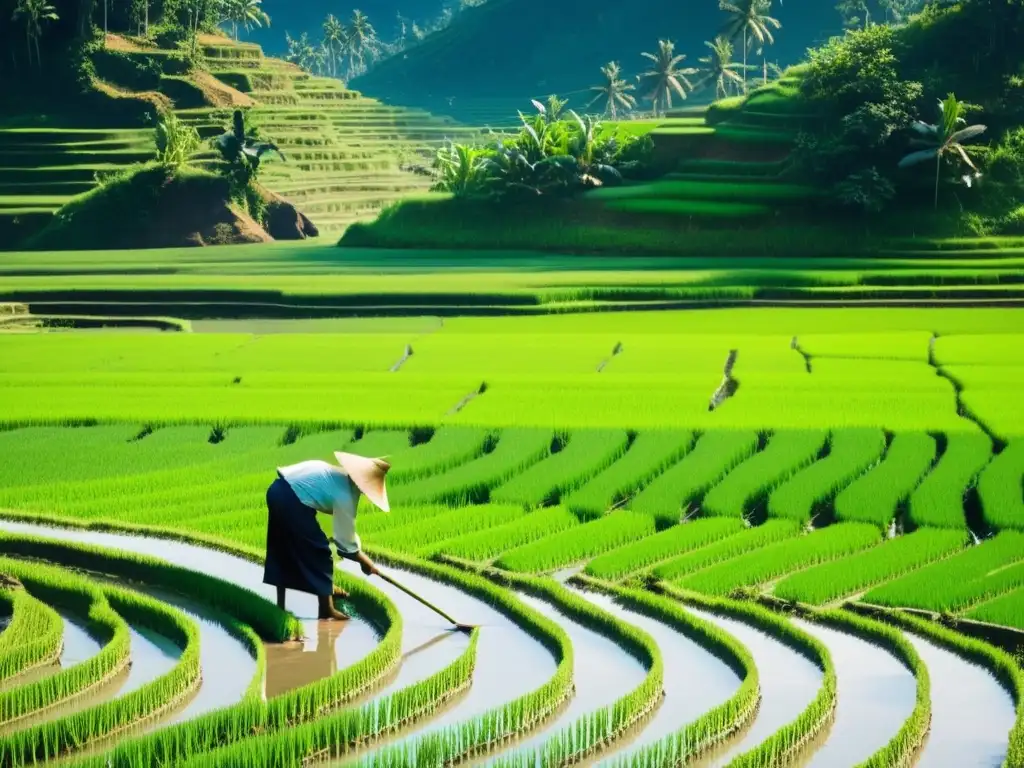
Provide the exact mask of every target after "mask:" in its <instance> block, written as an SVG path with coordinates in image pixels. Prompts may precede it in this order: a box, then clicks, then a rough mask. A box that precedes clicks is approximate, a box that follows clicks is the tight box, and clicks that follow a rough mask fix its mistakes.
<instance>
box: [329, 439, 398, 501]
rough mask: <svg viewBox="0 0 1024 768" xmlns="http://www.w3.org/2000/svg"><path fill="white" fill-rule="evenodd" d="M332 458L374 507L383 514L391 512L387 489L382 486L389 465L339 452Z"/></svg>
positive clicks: (381, 461)
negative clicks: (382, 511)
mask: <svg viewBox="0 0 1024 768" xmlns="http://www.w3.org/2000/svg"><path fill="white" fill-rule="evenodd" d="M334 458H336V459H337V460H338V463H339V464H340V465H341V468H342V469H344V470H345V474H347V475H348V476H349V477H350V478H351V479H352V482H353V483H355V484H356V488H358V489H359V490H360V491H362V492H363V495H364V496H366V498H368V499H369V500H370V501H371V502H372V503H373V504H374V506H377V507H379V508H380V509H382V510H384V511H385V512H390V511H391V508H390V507H389V506H388V489H387V488H386V487H385V486H384V476H385V475H386V474H387V473H388V470H389V469H391V465H390V464H388V463H387V462H386V461H384V459H368V458H366V457H365V456H356V454H354V453H342V452H341V451H336V452H335V453H334Z"/></svg>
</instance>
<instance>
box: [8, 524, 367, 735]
mask: <svg viewBox="0 0 1024 768" xmlns="http://www.w3.org/2000/svg"><path fill="white" fill-rule="evenodd" d="M0 530H5V531H10V532H12V533H26V534H32V535H36V536H45V537H47V538H55V539H60V540H63V541H72V542H78V543H83V544H94V545H97V546H103V547H111V548H114V549H120V550H123V551H127V552H134V553H137V554H142V555H149V556H151V557H158V558H161V559H164V560H167V561H169V562H172V563H174V564H175V565H179V566H182V567H183V568H189V569H192V570H195V571H198V572H202V573H206V574H208V575H210V576H216V577H217V578H220V579H223V580H225V581H228V582H231V583H233V584H237V585H238V586H241V587H245V588H247V589H249V590H252V591H253V592H256V593H257V594H259V595H261V596H262V597H264V598H266V599H268V600H271V601H273V600H276V589H275V588H274V587H272V586H269V585H267V584H264V583H263V567H262V566H260V565H257V564H255V563H252V562H250V561H248V560H244V559H242V558H240V557H235V556H234V555H229V554H226V553H223V552H218V551H216V550H211V549H208V548H205V547H200V546H197V545H194V544H186V543H183V542H179V541H172V540H168V539H157V538H148V537H144V536H133V535H129V534H121V533H108V532H100V531H88V530H81V529H75V528H55V527H50V526H41V525H34V524H30V523H21V522H15V521H8V520H0ZM146 592H147V593H149V594H153V595H154V596H157V595H156V592H155V591H153V590H149V589H147V590H146ZM159 598H160V599H161V600H164V601H166V602H168V603H171V604H173V605H176V606H177V607H179V608H181V609H182V610H184V611H185V612H186V613H188V614H189V615H191V616H192V618H193V619H195V620H196V622H197V624H198V625H199V630H200V655H201V662H200V663H201V666H202V672H203V683H202V686H201V688H200V691H199V693H198V694H197V695H196V697H195V698H194V699H193V701H192V702H191V703H190V705H189V707H187V708H186V710H185V712H186V713H187V717H194V716H196V715H197V714H201V713H202V712H205V711H208V710H209V709H210V708H215V707H216V706H223V705H224V704H229V703H232V701H230V700H227V701H226V700H225V698H226V695H216V694H215V692H216V691H230V692H237V695H238V696H240V695H241V692H243V691H244V690H245V689H246V688H247V687H248V685H249V682H250V681H251V679H252V675H253V674H254V673H255V669H256V667H255V663H254V662H253V660H252V657H251V656H250V655H249V652H248V650H246V648H245V646H244V645H243V644H242V643H241V642H240V641H239V640H237V639H236V638H234V637H233V636H232V635H230V634H229V633H228V632H227V631H226V630H225V629H224V628H223V627H222V626H221V625H220V624H218V623H217V622H216V621H215V620H214V619H213V618H212V617H211V615H210V614H209V613H207V612H205V611H204V610H203V609H202V607H201V606H200V605H198V604H197V603H195V602H193V601H189V600H187V599H183V598H181V597H180V596H177V595H172V594H169V593H161V594H160V595H159ZM287 607H288V609H289V610H291V611H292V612H293V613H295V615H296V616H298V617H299V618H300V619H301V620H302V625H303V630H304V635H305V637H304V641H303V642H302V643H301V644H300V643H289V644H287V647H285V648H282V647H281V646H279V645H277V644H268V645H267V647H268V650H271V649H272V652H271V653H268V659H267V661H268V670H267V677H268V679H271V680H272V681H273V686H274V691H275V692H276V693H281V692H284V691H286V690H291V689H292V688H296V687H298V686H301V685H305V684H307V683H310V682H313V681H315V680H317V679H319V678H320V677H322V676H323V672H324V671H325V670H326V669H327V666H328V665H325V664H319V665H318V664H309V663H299V662H295V661H294V659H293V657H292V656H289V654H288V653H287V652H288V651H292V652H294V654H300V653H301V654H305V653H306V650H307V649H316V648H320V647H321V645H320V638H321V633H322V631H323V627H322V622H319V621H317V619H316V612H317V601H316V598H315V597H314V596H313V595H307V594H303V593H301V592H295V591H292V590H289V592H288V594H287ZM346 625H347V626H346V627H345V629H344V630H343V631H339V632H338V636H337V637H336V638H335V640H336V641H337V642H335V643H334V645H333V647H334V652H335V653H334V655H335V663H336V665H337V666H336V670H337V669H342V668H344V667H347V666H349V665H351V664H354V663H355V662H357V661H359V660H360V659H362V658H363V657H364V656H366V654H367V653H369V652H370V651H371V650H372V649H373V648H374V647H375V646H376V644H377V641H378V632H377V629H376V628H375V627H374V626H373V625H371V624H370V623H368V622H366V621H364V620H362V619H359V618H358V617H357V618H354V619H353V620H352V621H350V622H346ZM279 651H280V652H279ZM310 652H312V653H315V651H313V650H311V651H310ZM271 657H272V658H271ZM281 663H283V664H284V668H283V669H282V670H280V671H279V670H278V669H271V668H270V664H275V665H278V664H281ZM336 670H335V671H336ZM222 672H223V676H222V675H221V673H222ZM217 680H219V681H220V682H217ZM212 700H216V702H217V703H216V704H215V705H211V701H212ZM237 700H238V699H237V698H235V699H233V701H237Z"/></svg>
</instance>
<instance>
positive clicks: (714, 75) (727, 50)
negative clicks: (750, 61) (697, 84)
mask: <svg viewBox="0 0 1024 768" xmlns="http://www.w3.org/2000/svg"><path fill="white" fill-rule="evenodd" d="M704 45H706V46H707V47H708V48H710V49H711V53H710V54H708V55H707V56H704V57H702V58H700V59H699V60H698V61H699V62H700V63H701V64H703V65H704V66H703V67H702V68H701V71H702V72H703V74H704V79H703V81H702V83H703V85H708V84H709V83H711V82H714V84H715V98H716V99H724V98H725V97H726V96H728V95H729V86H730V85H733V86H736V87H739V86H741V85H742V84H743V78H741V77H740V76H739V75H738V74H736V70H737V69H739V68H740V67H741V66H743V65H742V64H739V63H738V62H733V60H732V52H733V47H732V43H731V42H729V41H728V40H727V39H726V38H724V37H722V36H721V35H719V36H718V37H716V38H715V39H714V42H709V41H707V40H705V41H704Z"/></svg>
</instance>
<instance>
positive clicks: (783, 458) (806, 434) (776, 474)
mask: <svg viewBox="0 0 1024 768" xmlns="http://www.w3.org/2000/svg"><path fill="white" fill-rule="evenodd" d="M826 437H827V434H826V433H824V432H813V431H801V430H793V431H784V432H776V433H775V434H774V435H772V436H771V437H770V438H769V439H768V444H767V445H766V446H765V449H764V450H763V451H761V452H760V453H758V454H757V455H755V456H753V457H751V458H749V459H747V460H746V461H745V462H743V463H742V464H740V465H739V466H738V467H736V468H735V469H734V470H732V471H731V472H730V473H729V474H728V475H726V476H725V479H724V480H722V481H721V482H720V483H718V484H717V485H716V486H715V487H714V488H712V489H711V490H710V491H708V493H707V495H706V496H705V497H704V502H703V504H702V505H701V511H702V512H703V513H704V514H707V515H717V516H724V517H738V518H739V517H744V516H746V515H747V514H748V513H749V512H750V511H751V506H752V505H753V504H754V503H755V502H756V501H757V500H758V499H759V498H762V497H765V496H768V495H769V494H770V493H771V492H772V491H773V490H774V489H775V488H776V487H778V486H779V485H780V484H781V483H782V482H784V481H785V480H787V479H788V478H789V477H790V476H792V475H793V474H794V473H795V472H797V471H798V470H800V469H802V468H803V467H806V466H807V465H808V464H810V463H811V462H812V461H814V460H815V459H816V458H817V456H818V454H819V453H820V451H821V449H822V447H823V446H824V445H825V439H826Z"/></svg>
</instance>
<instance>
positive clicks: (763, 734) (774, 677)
mask: <svg viewBox="0 0 1024 768" xmlns="http://www.w3.org/2000/svg"><path fill="white" fill-rule="evenodd" d="M686 609H687V610H688V611H690V612H692V613H693V614H694V615H695V616H699V617H700V618H702V619H705V620H707V621H709V622H711V623H712V624H716V625H718V626H719V627H721V628H722V629H723V630H725V631H726V632H729V633H730V634H731V635H732V636H733V637H735V638H736V639H737V640H739V641H740V642H741V643H743V644H744V645H745V646H747V648H748V649H749V650H750V653H751V655H752V656H753V657H754V664H755V665H756V666H757V671H758V673H759V675H760V680H761V705H760V707H759V708H758V710H757V714H756V715H755V716H754V720H753V723H751V725H750V727H748V728H746V729H745V730H743V731H741V733H740V735H739V736H738V737H737V738H736V739H733V740H732V741H729V742H726V743H725V744H724V745H723V746H722V747H720V748H718V749H716V750H713V751H712V752H711V753H709V754H708V755H706V756H705V757H704V758H702V759H700V760H697V761H696V762H695V763H693V765H695V766H701V768H711V766H716V767H717V766H724V765H728V764H729V763H730V762H731V761H732V759H733V758H735V757H737V756H738V755H741V754H743V753H744V752H748V751H750V750H751V749H754V748H755V747H757V746H758V745H759V744H760V743H761V742H762V741H764V740H765V739H767V738H768V737H769V736H771V735H772V734H773V733H775V732H776V731H777V730H779V728H781V727H782V726H784V725H786V724H788V723H791V722H792V721H793V720H795V719H796V718H797V717H799V715H800V713H801V712H803V711H804V710H805V709H806V708H807V705H808V704H810V703H811V701H812V700H813V699H814V697H815V696H817V694H818V689H819V688H820V687H821V683H822V673H821V670H820V669H818V668H817V667H816V666H814V664H812V663H811V662H810V661H808V660H807V659H806V658H804V657H803V656H801V655H800V654H798V653H797V652H796V651H793V650H792V649H790V648H789V646H787V645H785V644H784V643H781V642H779V641H778V640H776V639H775V638H773V637H770V636H769V635H766V634H764V633H763V632H761V631H760V630H757V629H754V628H753V627H751V626H750V625H749V624H744V623H743V622H741V621H737V620H736V619H729V618H725V617H722V616H717V615H715V614H713V613H709V612H707V611H703V610H698V609H696V608H693V607H691V606H687V608H686Z"/></svg>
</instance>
